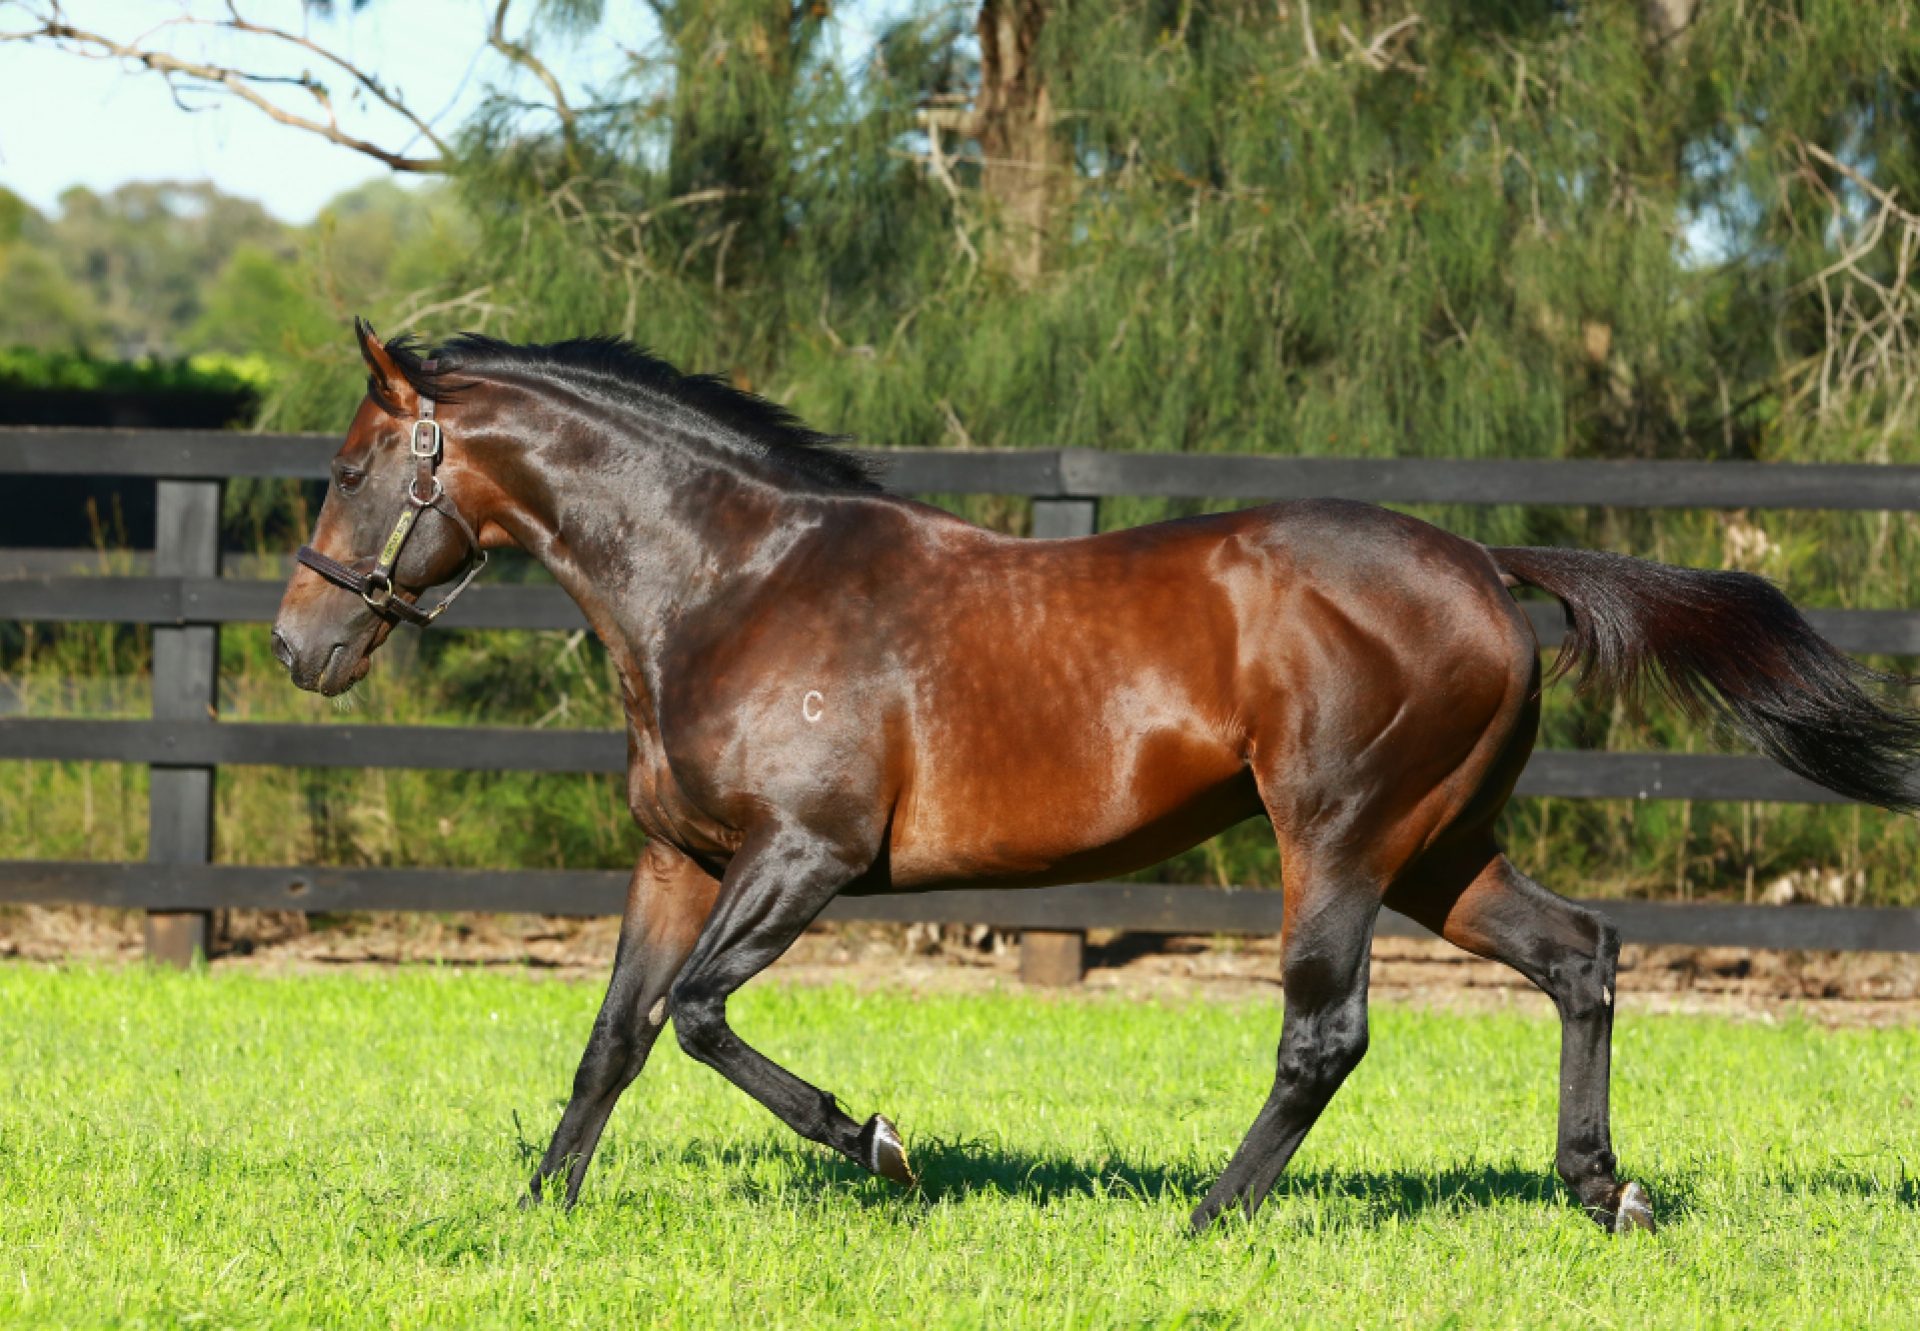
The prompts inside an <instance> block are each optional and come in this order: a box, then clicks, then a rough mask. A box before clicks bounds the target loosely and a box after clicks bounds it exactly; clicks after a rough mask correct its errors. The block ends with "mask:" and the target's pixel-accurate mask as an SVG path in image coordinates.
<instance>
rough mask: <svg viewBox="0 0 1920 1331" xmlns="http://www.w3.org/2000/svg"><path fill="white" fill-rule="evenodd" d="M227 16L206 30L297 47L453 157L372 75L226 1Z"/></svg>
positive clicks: (421, 122) (427, 126)
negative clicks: (248, 15)
mask: <svg viewBox="0 0 1920 1331" xmlns="http://www.w3.org/2000/svg"><path fill="white" fill-rule="evenodd" d="M227 12H228V13H229V14H231V15H233V18H232V19H231V20H230V21H228V22H226V23H221V24H211V25H208V26H213V27H225V28H232V29H233V30H234V31H235V32H245V33H252V34H254V35H256V36H261V37H270V38H273V39H275V40H277V41H282V42H287V43H289V44H291V45H293V46H297V47H299V48H300V49H301V50H303V51H311V52H312V53H313V54H314V55H317V56H319V57H320V58H321V59H322V60H325V61H326V62H328V63H329V64H331V65H333V66H335V67H336V68H338V69H340V70H342V71H343V72H345V73H346V74H347V75H349V76H350V77H351V78H352V79H353V80H354V81H355V82H356V83H358V84H359V85H360V86H361V87H363V88H365V89H366V90H367V91H368V92H370V93H372V94H373V95H374V96H375V97H376V98H378V99H379V101H380V103H381V105H383V106H385V107H387V108H388V109H389V110H391V111H393V112H394V113H395V114H397V115H399V116H401V117H402V118H404V119H405V120H406V122H407V123H408V124H410V125H412V126H413V127H414V128H415V129H417V130H419V131H420V133H421V135H422V136H423V137H424V138H425V139H426V140H427V142H428V143H431V144H432V145H433V146H434V147H435V148H437V149H439V150H440V155H441V156H442V157H451V156H452V155H453V150H452V149H451V148H449V147H448V146H447V144H446V142H445V141H444V140H443V139H442V138H441V137H440V136H439V135H438V134H436V133H434V132H433V126H431V125H429V124H428V123H427V122H426V121H424V120H422V119H421V118H420V117H419V116H418V115H417V114H416V113H415V112H414V110H413V108H411V107H409V106H408V105H407V104H406V103H405V102H403V101H401V100H400V99H399V97H397V96H396V95H394V94H393V93H390V92H388V91H387V86H386V85H385V84H384V83H382V82H381V81H380V80H379V78H378V77H376V76H375V75H373V74H370V73H368V72H367V71H366V70H363V69H361V68H360V67H359V66H358V65H355V64H353V63H352V62H350V61H348V60H345V59H343V58H342V57H340V56H339V55H336V54H335V53H334V52H332V51H329V50H327V48H326V47H324V46H321V45H320V44H319V43H318V42H316V41H314V40H313V39H312V38H310V37H302V36H300V35H299V34H298V33H292V32H283V31H281V30H280V29H279V28H269V27H266V26H265V25H263V24H259V23H254V22H252V21H251V20H249V19H245V18H242V17H241V15H240V10H239V8H238V6H237V5H236V3H235V0H227ZM194 21H195V22H197V23H202V24H204V23H206V20H204V19H196V20H194Z"/></svg>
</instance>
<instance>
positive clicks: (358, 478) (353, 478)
mask: <svg viewBox="0 0 1920 1331" xmlns="http://www.w3.org/2000/svg"><path fill="white" fill-rule="evenodd" d="M366 479H367V473H366V472H364V471H362V470H360V468H358V467H347V466H339V467H335V468H334V469H333V483H334V484H335V485H337V486H339V487H340V493H341V494H346V495H350V494H352V493H353V492H354V491H355V490H358V489H359V488H360V486H361V483H362V482H364V481H365V480H366Z"/></svg>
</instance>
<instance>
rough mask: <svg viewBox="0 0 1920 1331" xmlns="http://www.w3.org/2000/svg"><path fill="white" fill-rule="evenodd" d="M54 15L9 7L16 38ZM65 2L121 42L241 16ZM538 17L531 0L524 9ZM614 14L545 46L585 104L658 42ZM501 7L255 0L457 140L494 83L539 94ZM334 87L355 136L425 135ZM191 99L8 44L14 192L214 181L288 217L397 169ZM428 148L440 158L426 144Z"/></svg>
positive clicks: (158, 3)
mask: <svg viewBox="0 0 1920 1331" xmlns="http://www.w3.org/2000/svg"><path fill="white" fill-rule="evenodd" d="M43 7H44V6H42V5H39V4H38V3H36V0H28V2H27V3H26V4H24V5H22V4H19V3H0V32H10V31H19V30H21V29H24V28H29V27H32V26H35V25H34V23H33V21H32V11H34V10H36V9H40V8H43ZM62 8H63V11H64V14H65V18H66V21H67V22H68V23H70V24H71V25H73V26H74V27H76V28H82V29H86V30H89V31H94V32H99V33H102V34H104V35H106V36H110V37H114V38H116V39H120V40H126V39H128V38H130V37H133V36H135V35H137V34H139V33H142V32H145V31H150V30H152V29H154V28H155V27H156V25H160V24H164V23H166V22H168V20H170V19H174V18H177V17H178V16H179V15H181V14H182V13H188V14H197V15H200V16H203V17H205V16H213V17H217V16H219V15H221V14H223V13H224V11H225V5H224V3H218V2H215V3H207V2H206V0H66V2H65V3H64V4H63V6H62ZM532 8H533V6H532V5H531V4H529V3H527V0H521V3H520V4H519V5H518V6H517V10H519V11H530V10H531V9H532ZM607 9H608V14H607V19H606V22H605V23H604V24H603V27H602V29H601V30H600V32H598V33H596V34H595V35H594V36H592V37H590V38H588V39H586V40H584V41H581V42H578V43H575V44H573V45H571V46H570V47H561V48H557V49H554V50H552V51H548V50H547V49H546V48H542V55H543V57H550V58H549V63H550V64H551V65H552V66H553V67H554V68H555V69H556V71H558V72H559V74H560V76H561V78H562V80H563V82H564V83H565V84H566V86H567V89H568V92H569V94H570V96H571V95H572V94H574V93H576V92H578V91H579V90H580V89H582V88H584V87H586V86H589V85H590V84H592V83H594V82H596V81H601V80H604V79H605V78H606V77H607V76H608V75H609V74H611V73H613V72H614V71H617V70H618V69H619V68H620V66H621V63H622V61H623V57H622V56H621V54H620V49H619V48H620V47H621V46H622V45H624V46H628V47H638V48H643V49H644V48H646V47H649V46H650V45H651V44H652V43H653V41H654V38H655V36H656V34H657V31H658V30H657V28H656V26H655V25H654V22H653V18H652V15H651V14H650V13H649V12H648V11H647V9H646V7H645V5H644V3H642V0H609V3H608V6H607ZM492 10H493V5H492V3H490V2H489V3H482V2H481V0H374V3H372V4H370V5H368V6H367V7H366V8H365V9H363V10H362V11H360V12H359V13H354V12H353V5H352V4H351V2H350V0H337V3H336V4H335V5H334V13H333V14H332V15H331V16H323V15H317V14H314V13H311V12H309V11H308V10H307V9H306V8H305V7H303V6H302V5H301V4H300V3H299V2H298V0H241V3H240V11H241V13H242V14H243V15H244V16H245V17H247V18H248V19H250V20H253V21H254V22H257V23H262V24H270V25H272V26H275V27H281V28H286V29H290V30H295V31H300V30H305V31H306V32H307V33H308V34H309V35H310V36H311V37H312V38H313V39H314V40H315V41H316V42H318V43H319V44H320V45H322V46H325V47H327V48H329V49H331V50H336V51H338V52H340V53H341V54H342V55H344V56H346V57H348V58H349V59H352V60H355V61H357V62H363V63H364V64H365V65H366V66H368V67H369V68H370V69H372V70H374V71H376V72H377V73H378V74H379V75H380V77H381V78H382V80H383V81H384V82H386V83H387V84H389V85H393V86H397V87H399V88H400V89H401V91H402V92H403V93H404V99H405V100H406V102H407V103H408V104H409V105H411V106H413V107H414V108H415V109H416V110H419V111H420V112H421V113H422V115H423V118H425V119H427V120H428V121H429V122H430V123H432V124H433V125H434V127H435V129H436V130H438V131H442V132H447V131H451V130H452V129H453V128H455V127H456V126H458V125H459V124H460V123H461V121H462V120H464V119H465V117H466V116H467V115H468V114H469V113H471V111H472V110H473V109H474V107H475V106H476V105H477V104H478V102H479V100H480V98H481V96H482V94H483V93H484V91H485V90H486V88H487V87H488V86H489V85H490V84H491V85H493V86H496V87H498V86H512V87H516V88H520V90H522V91H527V93H528V95H529V96H531V95H532V92H531V91H530V89H531V88H532V87H533V86H534V85H532V83H531V80H530V79H526V78H525V77H524V76H522V78H521V83H520V84H515V83H514V82H513V75H514V71H513V70H512V69H511V67H510V66H508V65H507V63H506V62H505V61H504V60H503V59H502V58H501V57H500V56H498V55H497V54H495V53H494V52H492V51H491V50H488V49H486V25H487V23H488V21H489V19H490V16H491V14H492ZM514 18H515V15H514V14H513V13H511V12H510V16H509V20H508V34H509V36H516V35H518V32H519V31H520V28H519V25H518V24H516V23H515V21H514ZM522 21H524V17H523V16H522ZM159 36H160V38H161V40H163V41H164V43H165V45H166V47H167V49H169V50H171V51H173V52H174V53H175V54H176V55H180V56H182V57H186V58H198V59H206V60H209V61H211V62H214V63H227V64H234V65H247V66H248V67H260V68H267V69H271V70H274V71H276V72H286V73H298V72H299V71H300V70H301V68H302V67H306V66H310V67H313V68H314V69H315V70H316V71H317V72H320V71H323V68H324V67H322V66H321V65H320V64H319V63H318V62H317V61H316V60H315V59H314V57H312V56H310V55H305V54H302V53H295V54H294V56H293V58H292V59H288V58H286V57H276V56H275V55H273V54H270V53H271V52H273V50H274V48H273V47H272V46H271V45H269V44H260V43H248V42H246V41H245V40H244V39H228V38H227V37H226V35H224V34H208V33H205V32H201V31H195V30H193V29H190V28H183V27H174V28H169V29H166V30H164V31H163V32H162V33H161V34H159ZM262 52H266V53H269V54H261V53H262ZM326 82H327V83H328V86H329V88H330V90H331V91H332V92H333V93H334V97H335V101H336V102H337V103H339V104H340V119H341V122H342V126H343V128H347V129H349V130H355V131H359V132H360V134H361V137H364V138H368V139H371V140H372V141H374V142H376V143H379V144H380V145H381V146H382V147H394V146H398V145H402V144H405V143H407V142H408V140H409V136H410V133H411V127H409V126H407V125H405V123H404V122H402V121H399V120H398V119H397V118H396V117H394V116H393V115H392V114H391V113H390V112H387V111H385V109H384V108H377V107H376V108H373V109H366V108H355V107H352V106H349V105H347V104H346V102H345V97H344V92H345V89H346V88H347V86H348V85H349V83H350V80H348V79H347V78H346V76H345V75H344V74H340V73H339V72H337V71H332V72H328V74H327V78H326ZM523 85H524V86H523ZM273 92H274V95H275V96H276V97H277V98H280V99H284V102H285V104H286V105H288V106H289V107H292V108H294V109H297V110H299V111H301V112H302V113H311V112H312V110H313V109H314V108H313V103H312V100H311V99H310V98H308V97H307V95H306V94H305V93H304V92H301V91H300V90H299V89H297V88H293V89H288V88H281V89H277V90H273ZM189 100H190V102H191V104H193V105H195V106H201V107H205V108H207V109H205V110H199V111H195V112H187V111H183V110H181V109H180V107H178V106H176V105H175V104H174V101H173V98H172V96H171V95H170V94H169V92H168V90H167V86H166V84H165V82H164V81H163V80H162V79H160V78H159V77H158V76H157V75H154V74H152V73H149V72H147V71H146V70H144V69H141V68H139V67H138V66H134V67H132V68H128V67H127V66H125V65H123V64H122V63H120V62H117V61H112V60H92V59H87V58H83V57H81V56H76V55H74V54H72V53H71V52H68V51H63V50H58V49H55V48H53V47H48V46H41V45H39V44H37V43H36V44H28V43H22V42H0V185H5V186H6V187H7V188H8V189H11V190H13V191H14V192H15V193H16V194H18V195H20V196H21V197H22V198H24V199H26V200H27V201H28V202H29V203H31V204H33V205H34V206H35V207H36V208H38V209H40V210H41V211H43V212H53V211H55V210H57V208H58V200H59V197H60V194H61V192H62V191H63V190H65V189H67V188H68V187H69V186H72V185H85V186H87V187H89V188H91V189H94V190H107V189H111V188H113V187H114V186H115V185H118V184H121V183H124V182H126V181H129V180H166V179H177V180H211V181H213V182H214V183H215V184H217V185H218V186H219V187H220V188H221V189H222V190H224V191H226V192H228V193H230V194H236V195H240V196H243V197H245V198H251V199H256V200H258V201H259V202H260V203H262V204H264V205H265V206H266V208H267V209H268V211H270V212H272V213H273V214H274V215H276V216H278V217H280V218H282V219H283V220H286V221H289V222H306V221H309V220H311V219H312V217H313V215H314V214H315V213H316V212H317V211H318V210H319V209H320V207H321V206H322V205H323V204H324V203H326V201H327V200H328V199H330V198H332V197H333V196H334V195H336V194H338V193H340V192H341V191H342V190H345V189H349V188H351V187H352V186H354V185H358V184H361V183H362V182H364V181H367V180H372V179H376V178H380V177H383V176H388V175H391V174H392V173H391V172H389V171H388V169H387V168H386V167H385V166H383V165H381V164H380V163H378V162H376V161H374V160H373V159H371V158H368V157H364V156H362V155H360V154H359V153H356V152H353V151H351V150H349V149H347V148H342V147H339V146H336V145H334V144H331V143H328V142H325V141H324V140H322V139H321V138H319V137H318V136H316V135H313V134H308V133H305V132H303V131H301V130H297V129H292V128H289V127H287V126H284V125H279V124H276V123H274V122H273V121H272V120H270V119H268V118H267V117H266V116H265V115H263V114H262V113H261V112H259V111H258V110H256V109H255V108H254V107H251V106H248V105H245V104H244V103H241V102H239V101H237V100H236V99H233V98H231V97H225V96H218V95H209V94H204V93H203V94H200V95H198V96H194V97H192V98H190V99H189ZM303 102H304V103H305V104H304V105H303V104H302V103H303ZM416 151H420V152H421V153H422V155H430V149H429V148H427V147H425V146H424V145H423V146H421V147H419V148H417V149H416ZM401 179H402V181H403V182H404V181H405V179H406V177H404V176H403V177H401Z"/></svg>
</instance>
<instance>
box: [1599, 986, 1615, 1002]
mask: <svg viewBox="0 0 1920 1331" xmlns="http://www.w3.org/2000/svg"><path fill="white" fill-rule="evenodd" d="M1600 1001H1601V1002H1602V1003H1603V1004H1605V1005H1606V1006H1607V1007H1612V1006H1613V986H1612V985H1610V984H1603V985H1601V986H1600Z"/></svg>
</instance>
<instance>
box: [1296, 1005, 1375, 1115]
mask: <svg viewBox="0 0 1920 1331" xmlns="http://www.w3.org/2000/svg"><path fill="white" fill-rule="evenodd" d="M1366 1054H1367V1014H1366V1009H1365V1008H1364V1007H1351V1006H1342V1007H1339V1008H1336V1009H1334V1010H1332V1011H1330V1012H1326V1013H1321V1014H1316V1016H1315V1017H1313V1018H1310V1019H1309V1020H1307V1021H1305V1022H1303V1023H1301V1024H1300V1025H1299V1026H1298V1027H1296V1029H1294V1030H1292V1031H1289V1032H1286V1033H1285V1034H1284V1035H1282V1037H1281V1040H1280V1060H1279V1067H1278V1077H1279V1080H1280V1081H1281V1082H1283V1083H1284V1084H1286V1085H1289V1086H1297V1087H1302V1088H1313V1089H1319V1090H1325V1091H1326V1092H1327V1093H1328V1094H1332V1092H1333V1090H1334V1089H1335V1088H1336V1087H1338V1086H1339V1085H1340V1083H1341V1082H1342V1081H1344V1080H1345V1079H1346V1076H1347V1074H1348V1073H1350V1072H1352V1071H1353V1070H1354V1069H1355V1068H1357V1067H1359V1066H1360V1060H1361V1059H1363V1058H1365V1057H1366Z"/></svg>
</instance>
